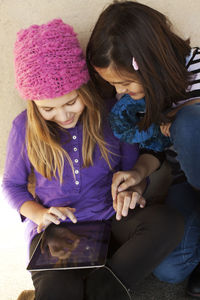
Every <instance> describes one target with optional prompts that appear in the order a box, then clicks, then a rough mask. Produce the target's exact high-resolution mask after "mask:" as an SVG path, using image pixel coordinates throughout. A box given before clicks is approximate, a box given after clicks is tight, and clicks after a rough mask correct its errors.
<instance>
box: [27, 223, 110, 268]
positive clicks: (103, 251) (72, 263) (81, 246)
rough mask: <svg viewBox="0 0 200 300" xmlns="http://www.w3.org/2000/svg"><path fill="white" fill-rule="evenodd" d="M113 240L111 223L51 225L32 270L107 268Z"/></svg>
mask: <svg viewBox="0 0 200 300" xmlns="http://www.w3.org/2000/svg"><path fill="white" fill-rule="evenodd" d="M109 239H110V223H108V222H100V221H95V222H82V223H76V224H73V223H61V224H60V225H54V224H51V225H50V226H49V227H48V228H47V229H46V230H45V231H44V233H43V234H42V236H41V239H40V241H39V243H38V245H37V246H36V249H35V251H34V253H33V255H32V257H31V260H30V262H29V265H28V267H27V269H28V270H41V271H42V270H49V269H68V268H70V269H71V268H91V267H97V266H103V265H104V264H105V261H106V255H107V250H108V244H109Z"/></svg>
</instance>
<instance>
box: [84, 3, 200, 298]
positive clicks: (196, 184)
mask: <svg viewBox="0 0 200 300" xmlns="http://www.w3.org/2000/svg"><path fill="white" fill-rule="evenodd" d="M87 62H88V66H89V70H90V75H91V77H92V79H93V81H94V82H95V84H96V86H97V88H99V91H100V92H101V86H100V82H101V80H100V78H101V79H103V80H104V81H106V82H108V83H109V84H110V85H111V86H113V88H115V90H116V92H117V93H118V94H119V95H121V94H122V95H125V96H124V97H122V98H121V99H120V100H119V103H121V104H116V105H117V107H114V109H113V112H112V114H114V115H112V114H111V125H112V128H113V131H114V134H115V135H116V136H117V137H119V138H121V139H122V140H126V141H128V142H131V143H134V142H139V144H140V148H141V154H140V157H139V159H138V163H139V164H140V168H139V167H137V163H136V165H135V167H134V169H133V170H131V171H127V172H118V173H116V174H115V175H114V177H113V185H112V194H113V200H114V201H115V199H116V195H117V193H118V192H120V191H122V190H125V189H127V188H129V187H130V186H134V185H135V184H138V183H139V182H140V181H141V180H142V179H143V178H144V177H146V176H148V175H149V174H151V173H152V172H153V171H155V170H156V169H157V168H158V167H159V166H160V162H161V161H162V160H163V152H162V150H163V149H166V148H167V150H166V153H167V157H168V159H169V160H170V162H171V165H172V166H173V174H174V175H175V177H174V180H173V185H172V186H171V187H170V190H169V193H168V197H167V202H168V203H169V205H172V206H173V207H175V208H177V209H178V210H179V211H181V212H182V214H183V215H184V217H185V224H186V225H185V236H184V239H183V240H182V243H181V244H180V245H179V247H178V248H177V249H176V250H175V251H174V252H173V253H172V254H171V255H170V256H169V257H168V258H167V259H166V260H165V261H164V262H163V263H162V264H161V265H160V266H159V267H158V268H157V269H156V270H155V274H156V275H157V276H158V277H159V278H160V279H162V280H165V281H168V282H179V281H182V280H184V279H185V278H186V277H187V276H188V275H189V274H190V273H191V272H192V271H193V270H194V272H193V273H192V276H191V277H190V281H189V285H188V293H190V294H192V295H195V296H198V297H200V270H199V269H200V267H199V268H198V264H199V262H200V251H198V249H199V246H200V242H199V241H200V221H199V220H200V215H199V205H200V201H199V200H200V199H199V189H200V180H199V174H200V159H199V149H200V130H199V127H200V49H199V48H198V47H196V48H191V46H190V41H189V40H184V39H182V38H181V37H179V36H178V35H177V34H175V33H174V32H173V31H172V29H171V26H170V22H169V20H168V19H167V18H166V16H165V15H163V14H161V13H160V12H158V11H156V10H154V9H152V8H150V7H148V6H146V5H143V4H141V3H138V2H132V1H121V2H119V1H115V2H114V3H113V4H111V5H109V6H108V7H107V8H106V9H105V10H104V11H103V12H102V14H101V15H100V17H99V19H98V21H97V23H96V25H95V27H94V29H93V32H92V34H91V37H90V40H89V43H88V47H87ZM99 75H100V76H99ZM131 100H132V104H131ZM142 101H143V106H141V107H140V108H138V106H139V104H140V105H141V104H142ZM138 112H139V117H138ZM136 117H137V118H136ZM135 126H136V127H137V131H136V130H135V128H136V127H135ZM152 126H154V127H155V128H157V131H158V128H159V137H158V136H157V135H155V136H152V135H150V136H149V137H148V138H147V139H146V141H145V143H146V145H144V144H142V142H143V140H142V136H143V134H144V133H147V132H148V131H149V130H150V129H151V128H152ZM131 130H132V131H131ZM161 132H162V134H163V135H161ZM138 133H140V139H139V140H137V139H136V137H137V134H138ZM131 134H132V139H131ZM164 136H165V137H167V139H168V142H169V144H165V145H164V147H163V148H161V149H155V148H151V147H149V139H151V138H152V137H154V138H155V139H154V142H155V143H154V146H155V144H157V143H159V142H160V137H162V138H163V137H164ZM170 143H171V144H172V146H171V147H170V148H169V146H170ZM141 166H143V167H141ZM128 204H129V203H128ZM128 204H127V205H128ZM196 267H197V268H196Z"/></svg>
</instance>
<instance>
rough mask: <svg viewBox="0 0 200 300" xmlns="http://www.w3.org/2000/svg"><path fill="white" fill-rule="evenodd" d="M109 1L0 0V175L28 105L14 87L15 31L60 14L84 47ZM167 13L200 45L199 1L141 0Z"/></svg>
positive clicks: (182, 32) (182, 31)
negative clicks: (19, 118)
mask: <svg viewBox="0 0 200 300" xmlns="http://www.w3.org/2000/svg"><path fill="white" fill-rule="evenodd" d="M111 2H112V1H110V0H57V1H56V0H0V54H1V59H0V70H1V72H0V91H1V92H0V139H1V143H0V175H1V174H2V171H3V166H4V161H5V153H6V141H7V138H8V133H9V130H10V128H11V123H12V120H13V118H14V117H15V116H16V115H17V114H18V113H19V112H21V111H22V110H23V109H24V108H25V102H23V100H21V99H20V98H19V96H18V93H17V92H16V90H15V88H14V74H13V43H14V41H15V36H16V32H17V31H18V30H20V29H21V28H25V27H27V26H29V25H31V24H42V23H45V22H47V21H49V20H51V19H53V18H58V17H61V18H62V19H63V20H64V21H65V22H67V23H69V24H71V25H72V26H73V27H74V28H75V31H76V32H78V33H79V39H80V42H81V45H82V46H83V47H84V48H85V45H86V43H87V39H88V36H89V34H90V31H91V28H92V27H93V24H94V23H95V21H96V19H97V17H98V15H99V13H100V12H101V11H102V10H103V8H104V7H105V6H106V5H107V4H108V3H111ZM141 2H142V3H144V4H147V5H150V6H152V7H154V8H156V9H158V10H160V11H161V12H163V13H165V14H167V15H168V16H169V18H170V20H171V21H172V23H173V24H174V26H175V28H176V30H177V32H178V33H180V34H181V35H182V36H184V37H191V41H192V45H200V35H199V27H200V18H199V12H200V0H141Z"/></svg>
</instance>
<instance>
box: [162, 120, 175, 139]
mask: <svg viewBox="0 0 200 300" xmlns="http://www.w3.org/2000/svg"><path fill="white" fill-rule="evenodd" d="M171 125H172V123H167V124H163V125H160V131H161V132H162V134H163V135H165V136H168V137H170V131H169V129H170V127H171Z"/></svg>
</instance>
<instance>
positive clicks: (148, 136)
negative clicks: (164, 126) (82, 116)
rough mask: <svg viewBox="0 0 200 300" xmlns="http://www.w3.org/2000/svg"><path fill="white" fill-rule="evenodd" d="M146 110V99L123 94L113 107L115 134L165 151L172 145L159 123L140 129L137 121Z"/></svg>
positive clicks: (110, 118) (112, 122)
mask: <svg viewBox="0 0 200 300" xmlns="http://www.w3.org/2000/svg"><path fill="white" fill-rule="evenodd" d="M144 112H145V99H144V98H143V99H140V100H134V99H132V98H131V97H130V96H129V95H125V96H123V97H122V98H121V99H120V100H119V101H118V102H117V103H116V104H115V105H114V106H113V108H112V110H111V112H110V115H109V120H110V124H111V128H112V130H113V133H114V135H115V136H116V137H117V138H118V139H120V140H122V141H124V142H127V143H129V144H133V143H138V144H139V147H140V148H145V149H150V150H154V151H156V152H161V151H163V150H164V149H165V148H166V147H169V146H170V145H172V143H171V141H170V138H169V137H166V136H164V135H163V134H162V133H161V131H160V127H159V126H158V125H155V124H152V125H151V126H150V127H149V128H148V129H147V130H146V131H144V130H141V131H140V130H139V127H138V125H137V123H138V122H139V121H140V118H141V116H140V113H144Z"/></svg>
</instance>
